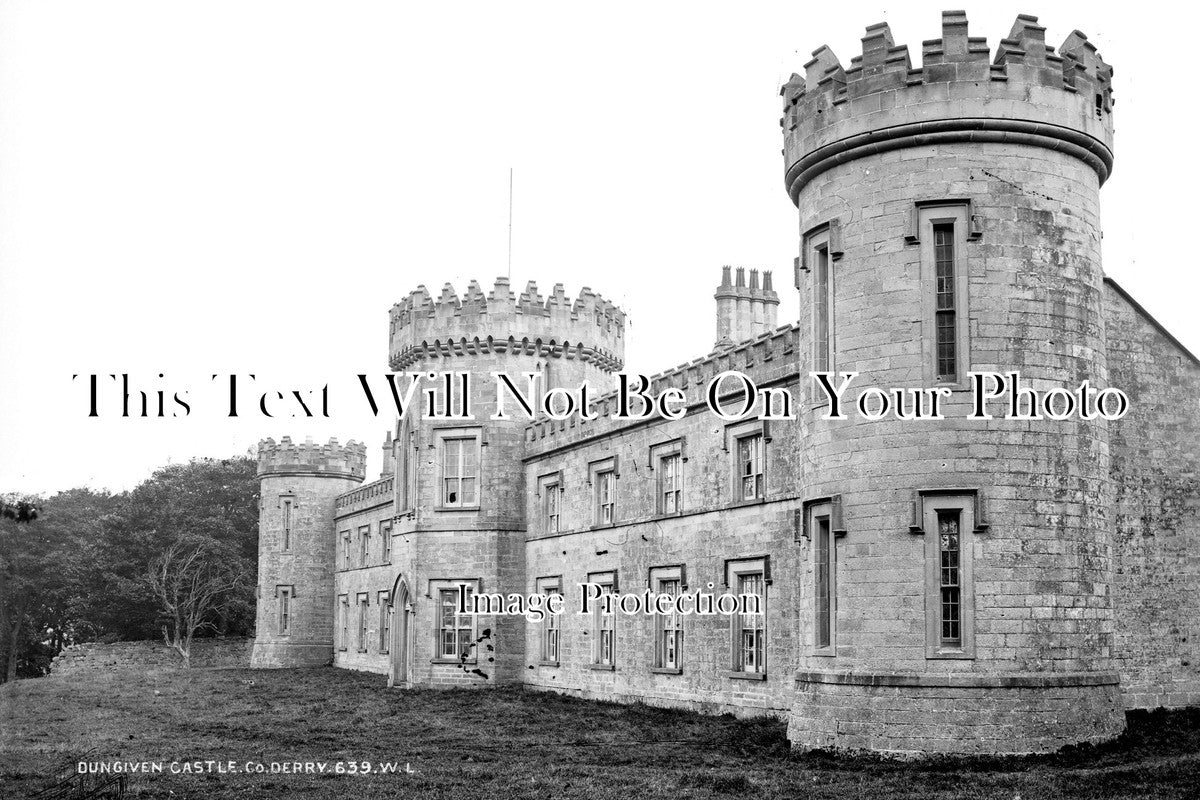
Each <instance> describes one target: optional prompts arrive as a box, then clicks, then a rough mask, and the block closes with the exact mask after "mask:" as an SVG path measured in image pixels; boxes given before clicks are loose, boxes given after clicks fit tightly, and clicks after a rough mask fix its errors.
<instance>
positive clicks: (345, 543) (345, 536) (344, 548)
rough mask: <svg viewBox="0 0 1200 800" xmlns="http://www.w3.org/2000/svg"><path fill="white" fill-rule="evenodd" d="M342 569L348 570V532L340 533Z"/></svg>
mask: <svg viewBox="0 0 1200 800" xmlns="http://www.w3.org/2000/svg"><path fill="white" fill-rule="evenodd" d="M342 569H350V531H342Z"/></svg>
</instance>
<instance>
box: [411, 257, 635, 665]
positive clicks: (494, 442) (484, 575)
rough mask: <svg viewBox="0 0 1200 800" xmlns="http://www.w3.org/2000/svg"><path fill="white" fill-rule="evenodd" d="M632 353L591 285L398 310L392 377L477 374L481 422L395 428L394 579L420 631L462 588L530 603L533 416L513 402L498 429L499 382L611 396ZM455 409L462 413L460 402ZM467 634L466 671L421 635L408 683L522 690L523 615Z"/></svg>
mask: <svg viewBox="0 0 1200 800" xmlns="http://www.w3.org/2000/svg"><path fill="white" fill-rule="evenodd" d="M624 345H625V314H624V312H622V311H621V310H620V309H619V308H617V307H616V306H615V305H613V304H612V303H610V302H608V301H606V300H604V299H603V298H602V297H600V296H599V295H598V294H595V293H594V292H592V290H590V289H587V288H584V289H583V290H582V291H581V292H580V294H579V296H578V298H576V299H575V300H570V299H568V298H567V296H566V293H565V292H564V290H563V287H562V286H561V285H556V286H555V287H554V289H553V291H552V292H551V293H550V296H549V297H543V296H542V295H541V294H540V293H539V292H538V288H537V285H536V284H534V283H533V282H530V283H528V284H527V285H526V287H525V290H524V291H523V292H520V293H519V294H518V293H514V292H513V291H511V289H510V288H509V282H508V279H507V278H497V279H496V281H495V284H494V286H493V287H492V290H491V291H489V292H487V293H486V294H485V293H484V292H483V290H482V289H481V288H480V286H479V284H478V283H477V282H475V281H472V282H471V283H470V284H469V285H468V287H467V290H466V293H465V294H464V295H463V296H461V297H460V296H459V295H458V294H457V293H456V292H455V291H454V289H453V288H452V287H451V286H450V285H449V284H446V286H445V287H444V288H443V289H442V291H441V294H440V296H438V297H437V298H436V299H435V298H433V297H432V296H431V295H430V294H429V292H428V291H427V290H426V289H425V287H424V286H421V287H418V288H417V289H416V290H415V291H413V292H412V293H411V294H410V295H409V296H408V297H406V298H405V299H404V300H402V301H401V302H400V303H397V304H396V305H395V306H394V307H393V308H392V310H391V333H390V338H389V353H390V361H389V364H390V367H391V369H392V370H393V371H396V372H408V373H425V374H428V373H430V372H434V373H443V372H445V373H455V374H462V373H470V375H471V377H472V383H471V389H470V392H471V411H472V415H473V417H474V418H473V419H470V420H433V421H430V420H422V419H418V418H415V417H409V416H408V415H406V418H405V419H404V420H403V421H402V422H401V424H400V425H399V427H398V430H397V434H398V435H397V437H396V439H395V442H396V456H395V475H396V485H397V500H396V509H397V531H398V532H399V533H400V536H399V537H398V539H397V544H396V547H395V548H394V556H393V563H394V564H396V565H397V566H398V571H399V578H402V579H403V581H404V582H405V584H406V585H407V586H409V587H413V595H414V596H415V601H414V602H413V604H412V613H413V614H414V618H413V628H414V630H417V631H433V630H444V624H443V622H444V612H443V598H444V594H443V593H445V592H447V591H451V590H452V589H453V588H454V587H455V586H457V585H459V584H466V585H467V586H469V587H470V588H471V590H472V591H474V592H481V593H486V594H494V593H501V594H504V595H507V594H509V593H521V594H524V593H527V592H528V587H527V586H526V577H527V576H526V575H525V565H524V564H525V562H524V552H525V534H526V520H525V485H524V467H523V461H522V458H523V456H524V449H523V435H524V429H525V426H526V425H527V424H528V422H529V417H528V416H527V415H526V414H525V413H524V412H523V411H522V410H521V409H520V408H519V407H518V406H517V405H516V404H515V403H514V402H512V401H511V400H510V401H508V402H506V409H507V411H508V413H509V415H510V416H509V418H508V419H502V420H492V419H491V416H492V414H493V413H494V412H495V410H496V395H497V391H496V384H495V380H494V378H493V374H494V373H501V374H505V375H507V376H508V377H509V378H511V379H512V381H513V382H514V384H515V385H517V386H519V387H521V388H522V389H525V388H526V387H527V386H528V383H527V379H526V377H525V376H526V375H527V374H528V373H534V374H536V375H537V376H538V378H537V380H538V382H539V384H538V391H542V390H543V389H544V388H546V387H563V388H570V389H574V388H576V387H578V386H579V385H580V384H581V383H583V382H585V381H586V382H588V383H589V384H590V385H591V387H592V396H593V397H596V396H598V395H600V394H603V393H605V392H607V391H609V389H610V388H611V387H612V384H613V380H612V377H611V374H612V373H613V372H615V371H617V370H619V369H620V368H621V366H622V363H623V359H624V349H625V347H624ZM457 388H458V384H456V391H457ZM451 405H452V408H459V406H458V399H457V398H455V399H454V400H452V404H451ZM399 578H398V579H399ZM439 614H441V615H443V616H442V617H439ZM485 634H486V636H485ZM450 635H451V634H446V636H450ZM472 635H473V636H474V637H475V638H476V639H479V640H480V644H479V646H478V647H476V648H473V649H472V650H471V654H472V655H471V658H470V660H469V663H466V664H464V663H462V660H461V659H460V658H458V657H457V656H456V654H455V653H454V652H453V647H452V646H451V644H450V643H448V642H447V641H446V639H445V637H444V636H442V637H429V636H420V637H417V638H415V639H414V640H413V642H412V647H413V648H414V651H413V653H412V654H411V657H409V659H408V663H411V665H412V666H411V670H410V671H408V673H407V675H406V676H405V682H406V683H407V684H408V685H429V686H464V685H468V686H494V685H501V684H505V683H517V682H520V681H521V679H522V677H523V673H524V671H525V670H526V664H525V658H524V657H525V649H524V648H525V640H524V620H523V618H521V617H514V616H487V615H483V616H480V617H479V618H478V619H476V620H475V621H474V625H473V634H472ZM489 648H490V649H489ZM481 673H482V674H481Z"/></svg>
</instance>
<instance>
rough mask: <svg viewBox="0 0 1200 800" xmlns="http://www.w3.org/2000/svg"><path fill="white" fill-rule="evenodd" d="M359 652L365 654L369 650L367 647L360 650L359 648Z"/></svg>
mask: <svg viewBox="0 0 1200 800" xmlns="http://www.w3.org/2000/svg"><path fill="white" fill-rule="evenodd" d="M358 652H360V653H365V652H367V648H365V647H360V648H358Z"/></svg>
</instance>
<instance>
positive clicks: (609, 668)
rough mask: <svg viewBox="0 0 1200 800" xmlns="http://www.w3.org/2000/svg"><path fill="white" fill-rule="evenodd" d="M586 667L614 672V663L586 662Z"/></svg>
mask: <svg viewBox="0 0 1200 800" xmlns="http://www.w3.org/2000/svg"><path fill="white" fill-rule="evenodd" d="M588 669H595V670H600V671H601V672H616V671H617V665H616V664H588Z"/></svg>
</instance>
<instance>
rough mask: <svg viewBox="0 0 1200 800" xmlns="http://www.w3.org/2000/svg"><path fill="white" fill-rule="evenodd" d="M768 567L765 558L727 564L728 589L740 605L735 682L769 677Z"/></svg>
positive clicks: (736, 618)
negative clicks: (740, 679)
mask: <svg viewBox="0 0 1200 800" xmlns="http://www.w3.org/2000/svg"><path fill="white" fill-rule="evenodd" d="M767 564H768V562H767V559H766V557H765V556H764V557H762V558H753V559H741V560H737V561H730V562H726V585H728V586H730V587H731V588H732V589H733V593H734V594H735V595H737V596H738V601H739V604H740V607H739V609H738V613H737V614H734V615H733V617H732V625H733V672H731V673H730V677H733V678H750V679H753V680H763V679H765V678H766V675H767V584H768V583H769V577H768V575H769V573H768V571H767Z"/></svg>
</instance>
